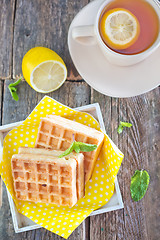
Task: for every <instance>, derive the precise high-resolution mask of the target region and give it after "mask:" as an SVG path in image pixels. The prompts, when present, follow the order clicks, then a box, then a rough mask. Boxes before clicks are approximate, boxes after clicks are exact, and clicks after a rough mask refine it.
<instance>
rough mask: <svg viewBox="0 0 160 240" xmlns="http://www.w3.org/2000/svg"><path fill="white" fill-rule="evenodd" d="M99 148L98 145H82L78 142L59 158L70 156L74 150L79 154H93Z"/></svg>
mask: <svg viewBox="0 0 160 240" xmlns="http://www.w3.org/2000/svg"><path fill="white" fill-rule="evenodd" d="M96 148H97V145H96V144H88V143H82V142H76V141H74V142H73V143H72V144H71V146H70V147H69V148H68V149H67V150H66V151H65V152H63V153H62V154H61V155H60V156H59V158H62V157H64V156H67V155H68V154H70V153H71V152H72V151H73V150H74V151H75V152H76V153H79V152H91V151H94V150H95V149H96Z"/></svg>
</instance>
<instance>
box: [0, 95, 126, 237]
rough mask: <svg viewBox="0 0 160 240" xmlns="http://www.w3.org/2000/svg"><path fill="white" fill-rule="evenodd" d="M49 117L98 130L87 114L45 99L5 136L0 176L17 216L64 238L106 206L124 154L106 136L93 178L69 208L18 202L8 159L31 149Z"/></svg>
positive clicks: (46, 97) (92, 119) (97, 125)
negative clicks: (19, 152) (56, 116)
mask: <svg viewBox="0 0 160 240" xmlns="http://www.w3.org/2000/svg"><path fill="white" fill-rule="evenodd" d="M48 114H56V115H60V116H63V117H66V118H68V119H71V120H74V121H77V122H80V123H82V124H84V125H88V126H90V127H92V128H95V129H97V130H99V131H100V126H99V124H98V122H97V121H96V120H95V119H94V118H93V117H92V116H91V115H90V114H87V113H84V112H78V111H76V110H73V109H71V108H69V107H67V106H64V105H62V104H61V103H59V102H57V101H55V100H53V99H52V98H50V97H48V96H45V97H44V98H43V99H42V100H41V101H40V103H39V104H38V105H37V107H36V108H35V109H34V110H33V111H32V113H31V114H30V115H29V116H28V118H27V119H26V120H25V121H24V122H23V124H21V125H20V126H18V127H16V128H14V129H13V130H12V131H10V132H9V133H8V134H7V136H6V137H5V139H4V146H3V160H2V162H1V165H0V173H1V176H2V178H3V180H4V182H5V184H6V186H7V188H8V190H9V192H10V194H11V196H12V198H13V200H14V202H15V204H16V207H17V209H18V211H19V212H20V213H22V214H24V215H25V216H26V217H28V218H30V219H31V220H32V221H34V222H35V223H37V224H39V225H40V226H42V227H44V228H46V229H48V230H49V231H52V232H54V233H56V234H58V235H60V236H62V237H64V238H66V239H67V238H68V236H69V235H70V234H71V233H72V232H73V231H74V230H75V228H77V227H78V226H79V225H80V223H81V222H82V221H83V220H84V219H85V218H86V217H87V216H89V215H90V213H91V212H92V211H94V210H95V209H97V208H100V207H101V206H103V205H105V204H106V203H107V202H108V201H109V199H110V198H111V196H112V195H113V192H114V181H115V177H116V175H117V172H118V170H119V167H120V165H121V162H122V159H123V154H122V153H121V152H120V151H119V150H118V148H117V147H116V146H115V145H114V143H113V142H112V141H111V140H110V138H109V137H108V136H107V135H105V139H104V144H103V147H102V150H101V152H100V155H99V157H98V159H97V162H96V165H95V168H94V172H93V175H92V178H91V179H90V180H89V182H88V183H87V184H86V188H85V197H84V198H82V199H80V200H79V201H78V203H77V204H76V205H75V206H73V207H72V208H71V207H60V206H56V205H51V204H40V203H32V202H27V201H19V200H17V199H16V197H15V193H14V188H13V179H12V173H11V157H12V155H13V154H15V153H18V148H19V147H20V146H26V147H34V145H35V141H36V138H37V132H38V126H39V123H40V121H41V118H42V117H46V115H48Z"/></svg>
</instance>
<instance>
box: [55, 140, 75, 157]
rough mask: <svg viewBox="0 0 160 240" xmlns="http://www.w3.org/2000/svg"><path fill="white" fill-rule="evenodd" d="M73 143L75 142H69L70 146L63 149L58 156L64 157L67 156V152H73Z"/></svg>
mask: <svg viewBox="0 0 160 240" xmlns="http://www.w3.org/2000/svg"><path fill="white" fill-rule="evenodd" d="M74 144H75V142H73V143H72V144H71V146H70V147H69V148H68V149H67V150H66V151H64V152H63V153H62V154H61V155H59V158H62V157H65V156H67V155H68V154H70V153H71V152H73V150H74Z"/></svg>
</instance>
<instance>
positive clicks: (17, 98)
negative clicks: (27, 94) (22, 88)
mask: <svg viewBox="0 0 160 240" xmlns="http://www.w3.org/2000/svg"><path fill="white" fill-rule="evenodd" d="M11 95H12V97H13V99H14V100H15V101H18V100H19V97H18V94H17V92H12V91H11Z"/></svg>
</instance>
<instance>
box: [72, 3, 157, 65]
mask: <svg viewBox="0 0 160 240" xmlns="http://www.w3.org/2000/svg"><path fill="white" fill-rule="evenodd" d="M111 1H112V0H106V1H104V2H103V3H102V4H101V6H100V7H99V9H98V12H97V15H96V19H95V22H94V25H90V26H85V25H84V26H77V27H74V28H73V29H72V37H73V39H75V40H76V41H78V42H79V43H80V44H85V45H86V46H87V45H93V44H97V43H98V44H99V46H100V48H101V50H102V52H103V54H104V56H105V57H106V58H107V60H108V61H109V62H110V63H112V64H115V65H119V66H130V65H133V64H136V63H139V62H141V61H142V60H144V59H146V58H147V57H148V56H149V55H151V54H152V53H153V52H154V51H155V50H156V49H157V48H158V47H159V46H160V31H159V34H158V37H157V39H156V41H155V42H154V43H153V44H152V46H151V47H150V48H148V49H146V50H145V51H143V52H141V53H137V54H133V55H124V54H121V53H117V52H115V51H113V50H111V49H110V48H109V47H107V46H106V44H105V43H104V42H103V40H102V38H101V35H100V32H99V19H100V16H101V13H102V11H103V10H104V8H105V6H106V5H107V4H108V3H109V2H111ZM146 1H147V2H148V3H149V4H150V5H151V6H152V7H153V8H154V10H155V11H156V13H157V15H158V17H159V21H160V5H159V3H158V2H156V0H146ZM88 47H89V46H88Z"/></svg>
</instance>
